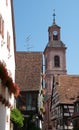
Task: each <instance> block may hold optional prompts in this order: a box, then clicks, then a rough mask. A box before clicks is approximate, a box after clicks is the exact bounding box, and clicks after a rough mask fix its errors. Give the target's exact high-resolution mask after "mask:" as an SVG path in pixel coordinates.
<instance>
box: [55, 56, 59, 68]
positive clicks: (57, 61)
mask: <svg viewBox="0 0 79 130" xmlns="http://www.w3.org/2000/svg"><path fill="white" fill-rule="evenodd" d="M54 66H55V67H60V57H59V56H58V55H55V56H54Z"/></svg>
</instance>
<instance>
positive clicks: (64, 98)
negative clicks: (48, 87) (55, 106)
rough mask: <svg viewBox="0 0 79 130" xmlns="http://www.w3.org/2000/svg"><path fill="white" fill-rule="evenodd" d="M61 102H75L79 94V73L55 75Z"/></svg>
mask: <svg viewBox="0 0 79 130" xmlns="http://www.w3.org/2000/svg"><path fill="white" fill-rule="evenodd" d="M55 82H56V84H57V85H56V89H57V92H58V96H59V102H60V103H66V104H73V102H74V101H75V100H76V98H77V96H78V94H79V75H59V76H55Z"/></svg>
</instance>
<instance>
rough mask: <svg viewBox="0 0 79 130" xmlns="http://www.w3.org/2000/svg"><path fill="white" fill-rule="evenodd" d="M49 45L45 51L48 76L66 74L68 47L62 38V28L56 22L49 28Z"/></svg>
mask: <svg viewBox="0 0 79 130" xmlns="http://www.w3.org/2000/svg"><path fill="white" fill-rule="evenodd" d="M48 40H49V41H48V44H47V46H46V48H45V50H44V58H45V72H46V74H66V46H65V44H64V43H63V42H62V41H61V38H60V27H59V26H58V25H57V24H56V22H55V13H54V14H53V24H52V26H50V27H49V28H48Z"/></svg>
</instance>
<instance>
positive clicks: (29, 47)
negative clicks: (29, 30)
mask: <svg viewBox="0 0 79 130" xmlns="http://www.w3.org/2000/svg"><path fill="white" fill-rule="evenodd" d="M30 39H31V34H30V35H29V36H27V37H26V40H25V41H26V45H25V46H26V49H27V51H30V49H31V48H32V46H31V45H30V43H29V41H30Z"/></svg>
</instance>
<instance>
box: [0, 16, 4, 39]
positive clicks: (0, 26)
mask: <svg viewBox="0 0 79 130" xmlns="http://www.w3.org/2000/svg"><path fill="white" fill-rule="evenodd" d="M0 34H1V36H2V38H4V20H3V18H2V16H1V15H0Z"/></svg>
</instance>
